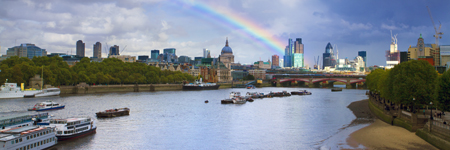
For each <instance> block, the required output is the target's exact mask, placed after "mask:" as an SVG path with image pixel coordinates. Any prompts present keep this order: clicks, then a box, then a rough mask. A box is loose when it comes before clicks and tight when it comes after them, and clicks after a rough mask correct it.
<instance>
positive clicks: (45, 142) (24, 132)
mask: <svg viewBox="0 0 450 150" xmlns="http://www.w3.org/2000/svg"><path fill="white" fill-rule="evenodd" d="M54 130H55V128H54V127H38V126H25V127H17V128H11V129H5V130H1V131H0V145H3V146H0V150H39V149H46V148H49V147H52V146H53V145H55V144H56V143H58V140H57V138H56V136H55V131H54Z"/></svg>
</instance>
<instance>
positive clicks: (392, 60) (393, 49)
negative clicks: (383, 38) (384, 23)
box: [385, 34, 423, 69]
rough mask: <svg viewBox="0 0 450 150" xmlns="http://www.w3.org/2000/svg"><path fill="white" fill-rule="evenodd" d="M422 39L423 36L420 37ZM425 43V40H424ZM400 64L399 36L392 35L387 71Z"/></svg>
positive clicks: (387, 53)
mask: <svg viewBox="0 0 450 150" xmlns="http://www.w3.org/2000/svg"><path fill="white" fill-rule="evenodd" d="M420 38H422V36H421V37H420ZM422 41H423V39H422ZM399 63H400V52H399V51H398V44H397V34H396V35H394V36H392V35H391V45H390V46H389V50H387V51H386V67H385V68H386V69H391V68H394V66H395V65H397V64H399Z"/></svg>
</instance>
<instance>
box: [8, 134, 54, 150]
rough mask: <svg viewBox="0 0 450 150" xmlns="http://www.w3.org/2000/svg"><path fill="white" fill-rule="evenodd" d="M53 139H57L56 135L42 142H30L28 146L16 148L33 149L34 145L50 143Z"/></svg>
mask: <svg viewBox="0 0 450 150" xmlns="http://www.w3.org/2000/svg"><path fill="white" fill-rule="evenodd" d="M52 141H56V137H52V138H48V139H45V140H42V141H40V142H36V143H33V144H30V145H27V146H24V147H21V148H17V149H16V150H28V149H33V148H34V147H38V146H41V145H44V144H47V143H50V142H52Z"/></svg>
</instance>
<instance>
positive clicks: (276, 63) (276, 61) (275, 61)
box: [272, 55, 280, 67]
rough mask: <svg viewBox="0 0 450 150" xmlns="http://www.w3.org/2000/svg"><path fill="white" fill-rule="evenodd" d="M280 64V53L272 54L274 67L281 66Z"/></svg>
mask: <svg viewBox="0 0 450 150" xmlns="http://www.w3.org/2000/svg"><path fill="white" fill-rule="evenodd" d="M279 66H280V57H279V56H278V55H273V56H272V67H279Z"/></svg>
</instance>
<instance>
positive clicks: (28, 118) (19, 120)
mask: <svg viewBox="0 0 450 150" xmlns="http://www.w3.org/2000/svg"><path fill="white" fill-rule="evenodd" d="M48 119H50V116H49V115H48V113H40V114H34V115H30V114H27V113H24V114H18V115H17V114H16V115H10V116H6V117H0V130H3V129H10V128H16V127H23V126H32V125H33V124H36V123H38V122H42V121H46V120H48Z"/></svg>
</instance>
